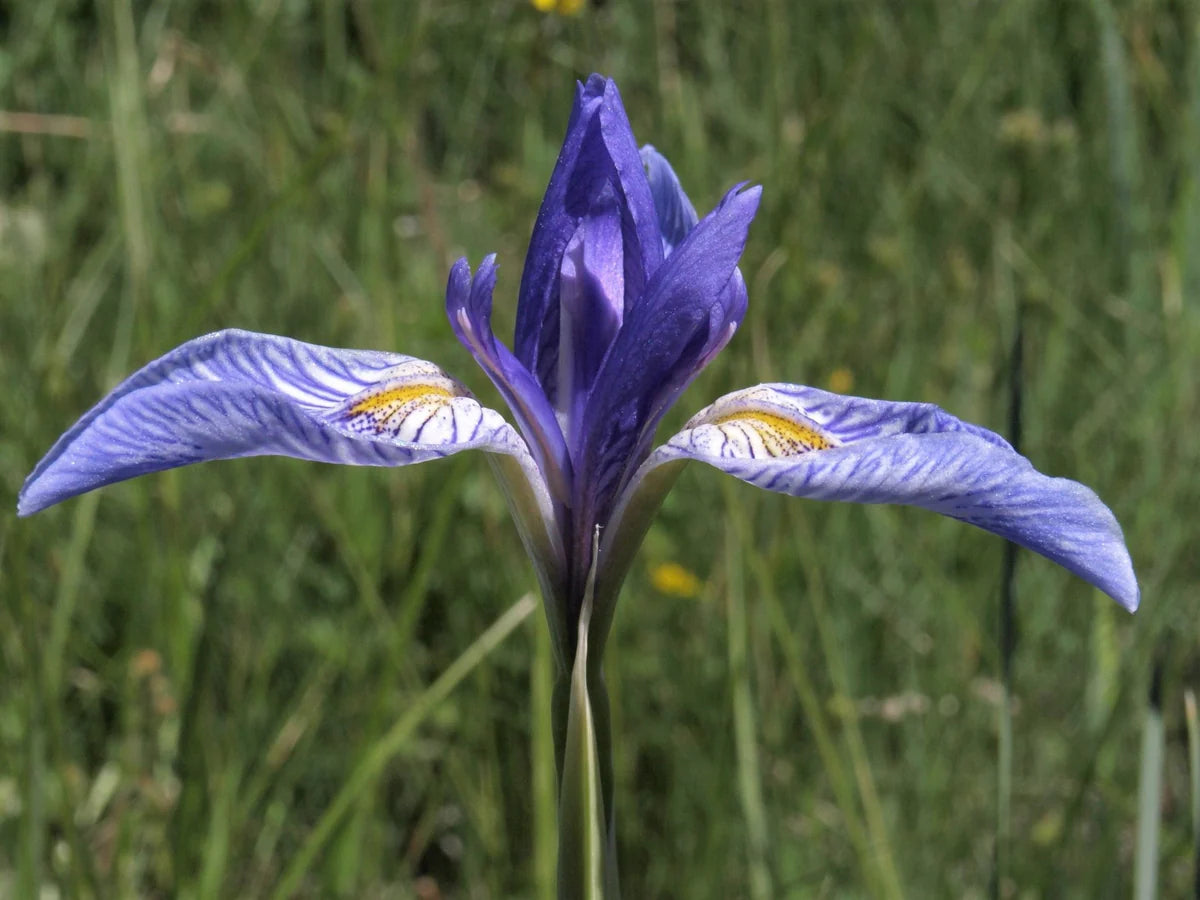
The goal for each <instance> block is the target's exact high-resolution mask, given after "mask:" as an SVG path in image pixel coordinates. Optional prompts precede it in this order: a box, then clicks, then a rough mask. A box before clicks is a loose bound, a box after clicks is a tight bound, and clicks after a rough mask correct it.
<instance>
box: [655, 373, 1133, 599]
mask: <svg viewBox="0 0 1200 900" xmlns="http://www.w3.org/2000/svg"><path fill="white" fill-rule="evenodd" d="M684 458H686V459H696V460H699V461H701V462H705V463H708V464H709V465H711V466H715V467H716V468H718V469H721V470H722V471H725V472H728V473H729V474H731V475H734V476H736V477H738V478H741V479H742V480H744V481H748V482H750V483H751V484H755V485H758V486H759V487H763V488H767V489H768V490H773V491H780V492H782V493H785V494H791V495H792V496H796V497H809V498H812V499H816V500H847V501H851V502H855V503H904V504H909V505H912V506H919V507H922V508H924V509H930V510H933V511H934V512H939V513H942V514H943V515H946V516H950V517H952V518H955V519H961V520H962V521H964V522H969V523H970V524H972V525H976V526H978V527H980V528H983V529H986V530H987V531H991V532H993V533H995V534H998V535H1000V536H1001V537H1005V538H1007V539H1009V540H1011V541H1014V542H1016V543H1018V544H1021V545H1022V546H1025V547H1028V548H1029V549H1031V550H1034V551H1035V552H1037V553H1040V554H1042V555H1043V556H1045V557H1047V558H1049V559H1051V560H1053V561H1054V562H1056V563H1059V564H1060V565H1062V566H1064V567H1065V568H1067V569H1068V570H1070V571H1071V572H1074V573H1075V574H1076V575H1079V576H1080V577H1081V578H1084V579H1086V580H1087V581H1090V582H1091V583H1092V584H1094V585H1096V586H1097V587H1098V588H1100V589H1101V590H1103V591H1104V592H1105V593H1107V594H1108V595H1109V596H1110V597H1112V598H1113V599H1114V600H1116V601H1117V602H1118V603H1120V604H1121V605H1122V606H1124V607H1125V608H1126V609H1129V610H1131V611H1132V610H1134V609H1136V608H1137V605H1138V598H1139V593H1138V586H1137V580H1136V578H1135V576H1134V573H1133V564H1132V562H1131V560H1130V558H1129V551H1128V550H1127V549H1126V547H1125V541H1124V537H1123V536H1122V534H1121V527H1120V525H1118V524H1117V520H1116V519H1115V518H1114V516H1113V514H1112V512H1111V511H1110V510H1109V509H1108V507H1106V506H1105V505H1104V503H1103V502H1101V500H1100V498H1099V497H1097V496H1096V494H1095V493H1093V492H1092V491H1091V490H1090V489H1088V488H1086V487H1084V486H1083V485H1082V484H1079V483H1077V482H1074V481H1069V480H1068V479H1065V478H1051V477H1048V476H1046V475H1043V474H1041V473H1040V472H1038V471H1037V470H1036V469H1034V468H1033V466H1032V464H1031V463H1030V462H1029V460H1027V459H1026V458H1025V457H1023V456H1021V455H1020V454H1019V453H1017V452H1016V451H1015V450H1013V449H1012V447H1011V446H1009V444H1008V443H1007V442H1006V441H1005V440H1004V439H1003V438H1001V437H1000V436H999V435H997V434H994V433H993V432H990V431H988V430H987V429H985V428H981V427H979V426H977V425H971V424H970V423H967V422H963V421H962V420H960V419H956V418H954V417H953V416H951V415H949V414H948V413H946V412H944V411H943V410H941V409H938V408H937V407H935V406H932V405H930V404H925V403H892V402H887V401H883V400H867V399H862V398H857V397H842V396H839V395H837V394H831V393H828V392H826V391H821V390H817V389H815V388H808V387H803V386H800V385H789V384H764V385H759V386H758V387H754V388H750V389H748V390H745V391H739V392H736V393H734V394H729V395H727V396H725V397H722V398H721V399H720V400H718V401H717V402H716V403H714V404H713V405H712V406H710V407H708V408H707V409H705V410H703V411H701V412H700V413H699V414H698V415H697V416H696V417H694V418H693V419H692V420H691V421H690V422H689V423H688V425H687V427H686V428H685V429H684V430H683V431H681V432H680V433H679V434H677V435H675V437H673V438H671V440H670V441H669V442H668V443H667V444H665V445H664V446H662V447H660V448H659V449H658V450H656V451H655V453H654V455H653V456H652V457H651V458H650V460H649V461H647V463H646V466H645V467H644V468H645V469H650V468H653V467H656V466H657V465H661V464H662V463H664V462H668V461H670V460H674V459H684Z"/></svg>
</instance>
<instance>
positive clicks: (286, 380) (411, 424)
mask: <svg viewBox="0 0 1200 900" xmlns="http://www.w3.org/2000/svg"><path fill="white" fill-rule="evenodd" d="M471 448H479V449H485V450H492V451H495V452H499V453H509V454H513V455H517V456H522V457H523V458H526V459H527V458H528V451H527V450H526V449H525V445H524V442H523V441H522V440H521V439H520V437H519V436H518V435H517V433H516V432H515V431H514V430H513V428H512V426H511V425H508V424H507V423H506V422H505V421H504V419H503V418H502V417H501V416H500V414H499V413H496V412H495V411H493V410H490V409H487V408H485V407H483V406H480V405H479V403H478V402H477V401H476V400H475V399H474V398H472V397H471V396H470V395H469V394H468V393H467V392H466V389H465V388H463V387H462V386H461V385H459V384H458V383H457V382H455V381H454V380H453V379H451V378H450V377H449V376H447V375H446V374H445V373H444V372H442V371H441V370H440V369H439V368H438V367H437V366H435V365H433V364H432V363H428V362H425V361H424V360H420V359H414V358H413V357H411V356H401V355H400V354H398V353H382V352H376V351H371V350H335V349H332V348H329V347H318V346H316V345H313V344H305V343H302V342H300V341H294V340H291V339H289V338H283V337H275V336H274V335H265V334H253V333H250V332H245V331H222V332H218V333H216V334H210V335H208V336H206V337H202V338H198V339H196V340H194V341H189V342H188V343H186V344H183V345H182V346H180V347H178V348H176V349H175V350H173V351H171V352H170V353H168V354H167V355H166V356H164V357H162V358H160V359H158V360H156V361H155V362H152V363H150V364H149V365H148V366H146V367H145V368H143V369H142V370H141V371H139V372H137V373H136V374H134V375H132V376H130V377H129V378H128V379H126V380H125V381H124V382H123V383H122V384H120V385H119V386H118V387H117V388H116V389H115V390H114V391H113V392H112V393H111V394H109V395H108V396H107V397H106V398H104V400H102V401H101V402H100V403H98V404H97V405H96V406H95V407H94V408H93V409H92V410H91V411H90V412H88V413H87V414H86V415H84V416H83V418H81V419H80V420H79V422H77V423H76V424H75V425H74V427H72V428H71V429H70V430H69V431H68V432H67V433H66V434H64V435H63V436H62V437H61V438H59V440H58V442H57V443H56V444H55V445H54V447H53V448H51V450H50V452H49V453H47V454H46V457H45V458H44V459H43V460H42V461H41V462H40V463H39V464H38V465H37V467H36V468H35V469H34V470H33V472H32V474H30V476H29V478H28V479H26V481H25V486H24V487H23V488H22V489H21V493H20V497H19V499H18V512H19V514H20V515H29V514H30V513H34V512H37V511H38V510H40V509H44V508H46V507H47V506H50V505H52V504H55V503H58V502H59V501H61V500H65V499H67V498H68V497H72V496H74V495H76V494H81V493H83V492H85V491H90V490H92V489H93V488H98V487H101V486H103V485H106V484H111V483H113V482H116V481H122V480H124V479H126V478H133V477H135V476H137V475H144V474H147V473H149V472H157V471H160V470H162V469H170V468H174V467H176V466H183V465H187V464H189V463H196V462H203V461H205V460H212V459H229V458H233V457H241V456H260V455H266V454H275V455H280V456H293V457H298V458H301V459H310V460H317V461H321V462H331V463H345V464H350V465H365V466H402V465H408V464H410V463H417V462H422V461H424V460H428V459H436V458H439V457H443V456H447V455H449V454H451V453H457V452H458V451H460V450H467V449H471ZM525 469H526V471H527V473H529V474H531V476H533V477H535V478H536V475H535V473H534V472H533V468H532V461H530V464H529V465H526V466H525ZM537 480H538V481H540V478H538V479H537Z"/></svg>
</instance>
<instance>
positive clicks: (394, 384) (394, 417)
mask: <svg viewBox="0 0 1200 900" xmlns="http://www.w3.org/2000/svg"><path fill="white" fill-rule="evenodd" d="M388 376H389V377H387V378H386V379H385V380H382V381H380V382H379V383H378V384H376V385H373V386H371V387H369V388H367V389H366V390H365V391H362V392H361V393H359V394H356V395H355V396H353V397H351V398H349V399H348V400H346V401H345V403H343V404H342V406H341V408H340V409H339V410H337V411H336V412H335V413H334V417H335V418H336V419H337V420H338V421H340V422H341V423H342V425H343V426H345V427H347V428H349V429H351V430H353V431H356V432H358V433H359V434H368V435H375V436H378V437H385V438H392V439H393V440H398V441H405V442H410V443H421V444H436V445H443V446H444V445H448V444H455V443H459V442H462V441H469V440H473V439H474V438H475V437H477V436H478V434H479V430H480V428H481V427H482V426H485V424H486V425H487V427H488V428H491V427H494V426H496V425H498V424H499V422H500V421H501V420H500V418H499V416H498V415H497V414H496V413H494V412H492V411H491V410H486V411H485V410H484V408H483V407H481V406H480V405H479V403H478V401H476V400H475V398H474V397H472V396H471V395H470V393H469V392H468V391H467V389H466V388H464V387H463V386H462V385H460V384H459V383H458V382H457V381H455V380H454V379H453V378H451V377H450V376H448V375H446V374H445V373H444V372H443V371H442V370H441V369H439V368H438V367H437V366H435V365H433V364H431V363H427V362H424V361H422V360H412V361H410V362H408V363H405V364H403V365H400V366H397V367H396V368H395V369H393V370H391V371H390V372H389V373H388ZM489 413H490V417H489V416H488V414H489ZM485 418H495V419H496V422H495V423H485V422H484V419H485Z"/></svg>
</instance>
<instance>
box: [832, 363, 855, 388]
mask: <svg viewBox="0 0 1200 900" xmlns="http://www.w3.org/2000/svg"><path fill="white" fill-rule="evenodd" d="M853 387H854V373H853V372H851V371H850V370H849V369H847V368H846V367H845V366H838V367H837V368H836V369H834V370H833V371H832V372H830V373H829V389H830V390H831V391H833V392H834V393H835V394H848V393H850V391H851V389H852V388H853Z"/></svg>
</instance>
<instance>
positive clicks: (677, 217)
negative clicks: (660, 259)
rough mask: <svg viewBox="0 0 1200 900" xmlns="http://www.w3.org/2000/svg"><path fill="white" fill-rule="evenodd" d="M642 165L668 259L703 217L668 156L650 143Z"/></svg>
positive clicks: (645, 151) (664, 252)
mask: <svg viewBox="0 0 1200 900" xmlns="http://www.w3.org/2000/svg"><path fill="white" fill-rule="evenodd" d="M642 163H643V164H644V165H645V166H646V178H647V180H648V181H649V182H650V195H651V196H652V197H653V198H654V211H655V213H657V215H658V227H659V228H661V229H662V241H663V256H667V255H669V254H670V253H671V251H672V250H674V249H675V248H676V247H678V246H679V245H680V244H682V243H683V239H684V238H685V237H687V236H688V234H689V232H691V230H692V229H693V228H695V227H696V224H697V223H698V222H699V221H700V217H699V216H698V215H696V207H694V206H692V201H691V200H689V199H688V196H687V194H685V193H684V191H683V186H682V185H681V184H680V183H679V178H678V176H677V175H676V174H675V170H674V169H672V168H671V164H670V163H669V162H667V158H666V157H665V156H663V155H662V154H661V153H659V152H658V151H657V150H655V149H654V147H652V146H650V145H649V144H647V145H646V146H644V147H643V148H642Z"/></svg>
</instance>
